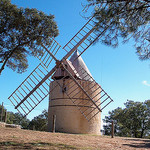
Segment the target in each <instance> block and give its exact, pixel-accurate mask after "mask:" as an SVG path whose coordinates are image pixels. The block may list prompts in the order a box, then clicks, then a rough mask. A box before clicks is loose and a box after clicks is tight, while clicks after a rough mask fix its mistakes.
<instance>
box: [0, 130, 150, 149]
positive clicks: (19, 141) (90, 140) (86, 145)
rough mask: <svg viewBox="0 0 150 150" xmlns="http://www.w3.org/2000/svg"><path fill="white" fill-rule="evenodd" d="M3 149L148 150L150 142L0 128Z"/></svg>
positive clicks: (0, 142)
mask: <svg viewBox="0 0 150 150" xmlns="http://www.w3.org/2000/svg"><path fill="white" fill-rule="evenodd" d="M4 149H11V150H12V149H15V150H16V149H18V150H21V149H43V150H44V149H50V150H59V149H64V150H71V149H72V150H75V149H77V150H80V149H81V150H86V149H87V150H148V149H149V150H150V140H149V139H138V138H136V139H135V138H125V137H114V138H111V137H108V136H100V135H85V134H83V135H81V134H65V133H49V132H39V131H31V130H22V129H12V128H3V127H0V150H4Z"/></svg>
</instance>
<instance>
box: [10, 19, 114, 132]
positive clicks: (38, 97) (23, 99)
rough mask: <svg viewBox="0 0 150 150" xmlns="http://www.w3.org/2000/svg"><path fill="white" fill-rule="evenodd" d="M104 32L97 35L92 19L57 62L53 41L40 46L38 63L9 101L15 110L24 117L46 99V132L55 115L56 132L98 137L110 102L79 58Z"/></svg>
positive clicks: (58, 48)
mask: <svg viewBox="0 0 150 150" xmlns="http://www.w3.org/2000/svg"><path fill="white" fill-rule="evenodd" d="M107 26H108V25H107ZM104 32H105V30H102V31H99V32H98V33H97V23H96V21H95V20H94V17H92V18H91V19H90V20H89V21H88V22H87V23H86V24H85V25H84V26H83V27H82V28H81V29H80V30H79V32H78V33H77V34H76V35H75V36H74V37H73V38H72V39H71V40H70V41H69V42H68V43H67V44H66V45H65V46H64V47H63V50H65V51H66V52H67V53H66V55H65V56H64V57H63V58H62V59H61V60H58V59H57V58H56V54H57V52H58V51H59V50H60V47H61V46H60V45H59V44H58V42H56V40H54V39H51V44H50V45H49V47H45V46H44V45H42V47H41V48H43V54H42V55H40V56H39V55H37V57H38V58H39V60H40V61H41V63H40V64H39V65H38V66H37V67H36V68H35V69H34V70H33V71H32V73H31V74H30V75H29V76H28V77H27V78H26V79H25V80H24V81H23V82H22V84H21V85H20V86H19V87H18V88H17V89H16V90H15V91H14V92H13V93H12V94H11V95H10V97H9V100H10V101H11V102H12V104H13V105H14V106H15V109H17V110H18V111H19V112H20V113H21V114H23V115H24V116H26V115H28V114H29V113H30V112H31V111H32V110H33V109H34V108H35V107H36V106H37V105H38V104H39V103H40V102H41V101H43V100H44V99H45V97H47V96H48V95H49V98H50V101H49V112H48V114H49V117H48V118H49V119H48V128H49V131H51V129H52V116H53V115H56V116H57V120H56V131H59V132H69V133H94V134H99V133H100V124H101V116H100V115H101V111H102V110H103V109H104V108H105V107H106V106H107V105H108V104H109V103H111V102H112V101H113V100H112V99H111V97H110V96H109V95H108V94H107V93H106V92H105V91H104V89H102V87H101V86H100V85H99V84H98V83H96V81H95V80H94V79H93V77H92V75H91V73H90V72H89V70H88V68H87V66H86V65H85V63H84V61H83V60H82V58H81V55H82V54H83V53H84V52H85V51H86V50H87V49H88V47H89V46H90V45H92V44H93V43H94V42H95V41H96V40H97V39H98V38H100V36H101V35H102V34H104ZM54 62H55V65H54Z"/></svg>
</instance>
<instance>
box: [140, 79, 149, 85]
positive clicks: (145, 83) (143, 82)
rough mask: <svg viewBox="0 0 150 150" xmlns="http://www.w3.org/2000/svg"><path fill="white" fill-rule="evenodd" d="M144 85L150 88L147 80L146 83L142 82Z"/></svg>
mask: <svg viewBox="0 0 150 150" xmlns="http://www.w3.org/2000/svg"><path fill="white" fill-rule="evenodd" d="M142 84H144V85H146V86H150V84H149V83H148V82H147V81H146V80H145V81H142Z"/></svg>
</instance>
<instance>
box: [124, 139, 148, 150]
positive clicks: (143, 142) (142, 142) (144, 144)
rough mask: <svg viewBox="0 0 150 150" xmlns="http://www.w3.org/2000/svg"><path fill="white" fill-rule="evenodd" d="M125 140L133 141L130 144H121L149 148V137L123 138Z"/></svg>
mask: <svg viewBox="0 0 150 150" xmlns="http://www.w3.org/2000/svg"><path fill="white" fill-rule="evenodd" d="M124 140H127V141H133V143H130V144H123V145H126V146H130V147H134V148H150V140H149V139H124ZM137 142H139V143H137Z"/></svg>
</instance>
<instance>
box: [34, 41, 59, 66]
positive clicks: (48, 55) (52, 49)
mask: <svg viewBox="0 0 150 150" xmlns="http://www.w3.org/2000/svg"><path fill="white" fill-rule="evenodd" d="M50 43H51V44H50V46H49V47H47V48H46V47H45V46H44V45H43V46H39V48H38V49H40V51H41V52H42V53H41V54H40V55H38V54H36V57H37V58H38V59H39V60H40V61H41V63H42V64H43V65H44V66H45V67H46V68H48V67H49V66H50V64H51V62H52V60H53V57H52V55H53V56H55V55H56V54H57V52H58V51H59V49H60V47H61V46H60V44H59V43H58V42H57V41H56V40H55V39H53V38H51V42H50Z"/></svg>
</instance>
